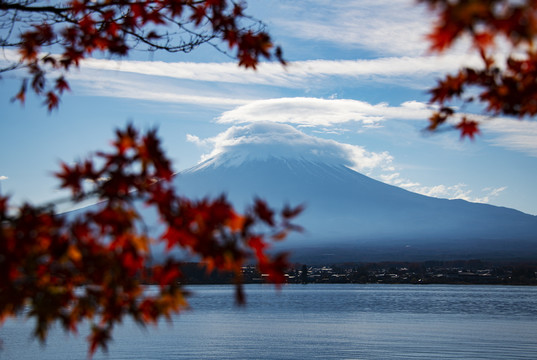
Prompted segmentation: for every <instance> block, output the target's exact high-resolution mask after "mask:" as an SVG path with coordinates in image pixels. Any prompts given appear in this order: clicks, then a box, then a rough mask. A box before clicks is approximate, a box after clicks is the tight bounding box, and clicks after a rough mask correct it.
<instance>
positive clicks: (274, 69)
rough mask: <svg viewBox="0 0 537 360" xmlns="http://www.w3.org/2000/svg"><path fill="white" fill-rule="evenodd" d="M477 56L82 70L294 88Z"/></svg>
mask: <svg viewBox="0 0 537 360" xmlns="http://www.w3.org/2000/svg"><path fill="white" fill-rule="evenodd" d="M480 64H481V62H480V60H479V57H477V56H469V55H445V56H418V57H411V56H402V57H386V58H377V59H368V60H308V61H293V62H289V63H288V65H287V66H286V67H283V66H282V65H281V64H279V63H261V64H260V65H259V67H258V70H257V71H253V70H246V69H244V68H241V67H239V66H238V65H237V64H236V63H233V62H229V63H193V62H174V63H167V62H162V61H130V60H121V61H116V60H105V59H87V60H84V61H83V62H82V68H85V69H94V70H106V71H115V72H120V73H133V74H142V75H150V76H157V77H166V78H171V79H183V80H195V81H206V82H220V83H234V84H259V85H270V86H284V87H289V88H297V87H302V86H304V85H305V84H306V83H307V82H310V81H317V80H319V79H320V80H326V79H327V78H328V77H350V78H358V77H371V76H376V77H385V78H388V77H418V78H430V76H431V75H432V74H441V73H445V72H450V71H455V70H457V69H458V68H459V67H460V66H462V65H464V66H479V65H480Z"/></svg>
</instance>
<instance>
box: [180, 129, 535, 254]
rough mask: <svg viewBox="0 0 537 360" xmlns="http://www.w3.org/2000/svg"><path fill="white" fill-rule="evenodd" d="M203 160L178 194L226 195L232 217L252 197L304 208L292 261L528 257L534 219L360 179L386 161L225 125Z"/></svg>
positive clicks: (301, 137)
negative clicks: (369, 169)
mask: <svg viewBox="0 0 537 360" xmlns="http://www.w3.org/2000/svg"><path fill="white" fill-rule="evenodd" d="M213 141H214V143H215V150H214V151H213V152H212V153H211V154H209V156H208V157H207V158H206V159H205V161H204V162H202V163H200V164H199V165H197V166H195V167H193V168H191V169H189V170H186V171H184V172H182V173H180V174H178V176H177V178H176V180H175V181H176V184H177V187H178V189H179V190H180V191H182V192H184V193H185V194H186V195H188V196H193V197H203V196H218V195H220V194H222V193H226V194H227V195H228V197H229V199H230V200H231V201H232V202H233V203H234V204H235V206H236V207H237V208H238V209H239V210H241V209H242V208H243V207H244V206H245V205H247V204H251V202H252V199H253V198H254V196H258V197H261V198H264V199H266V200H267V201H268V203H269V204H270V205H271V206H273V207H275V208H278V207H282V206H283V205H284V204H286V203H289V204H291V205H298V204H305V206H306V210H305V211H304V213H303V214H301V215H300V216H299V218H298V220H297V222H298V223H299V224H300V225H302V226H303V227H304V228H305V229H306V232H305V233H304V234H299V235H295V236H293V237H291V238H290V239H288V240H286V241H285V242H284V245H283V246H284V247H287V248H289V249H290V250H291V252H292V254H293V258H294V259H296V260H298V261H309V262H311V261H316V262H324V263H330V262H338V261H369V260H427V259H439V258H441V259H463V258H481V259H487V258H502V259H515V258H516V259H519V258H524V259H537V246H536V245H537V217H536V216H532V215H528V214H524V213H522V212H519V211H516V210H512V209H507V208H501V207H496V206H491V205H486V204H476V203H470V202H467V201H463V200H446V199H438V198H431V197H427V196H423V195H419V194H416V193H412V192H409V191H406V190H404V189H401V188H398V187H395V186H391V185H387V184H384V183H381V182H379V181H376V180H373V179H371V178H369V177H367V176H365V175H363V174H361V173H360V172H358V171H356V170H359V169H367V168H368V167H371V166H373V164H378V162H382V161H385V160H387V158H386V157H387V155H383V154H380V155H379V154H373V153H368V152H367V151H365V150H364V149H362V148H360V147H356V146H350V145H349V146H348V147H347V146H344V145H343V146H342V145H341V144H339V143H336V142H333V141H330V140H323V139H320V138H316V137H310V136H308V135H305V134H304V133H302V132H300V131H298V130H296V129H294V128H292V127H290V126H288V125H282V124H273V123H257V124H250V125H246V126H236V127H232V128H231V129H230V130H228V131H227V132H226V133H224V134H223V135H221V136H220V137H219V138H217V139H214V140H213Z"/></svg>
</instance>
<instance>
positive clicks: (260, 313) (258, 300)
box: [0, 284, 537, 360]
mask: <svg viewBox="0 0 537 360" xmlns="http://www.w3.org/2000/svg"><path fill="white" fill-rule="evenodd" d="M190 289H191V290H192V291H193V293H194V295H193V297H192V298H191V300H190V302H191V305H192V307H193V311H191V312H188V313H185V314H182V315H181V316H177V317H174V318H173V321H172V324H171V325H168V324H166V323H164V322H163V323H162V324H160V325H159V327H158V328H156V329H155V328H152V327H150V328H148V329H146V330H143V329H140V328H139V327H138V326H136V325H134V324H132V322H130V321H127V322H126V323H125V324H124V325H123V326H122V327H120V328H118V329H116V331H115V332H114V339H115V340H114V342H113V343H112V344H111V346H110V349H109V353H108V354H102V353H98V354H97V355H96V356H95V358H96V359H155V360H157V359H159V360H160V359H463V358H464V359H537V346H536V345H537V288H533V287H506V286H436V285H434V286H433V285H431V286H417V285H353V284H345V285H328V284H327V285H289V286H285V287H284V288H283V289H282V290H281V291H276V290H274V287H272V286H267V285H248V286H246V293H247V296H248V298H247V300H248V305H247V307H246V308H237V307H235V306H234V304H233V289H232V288H231V287H229V286H196V287H191V288H190ZM32 325H33V324H31V323H29V322H21V321H9V322H7V323H6V324H5V325H4V326H3V327H2V328H0V337H1V338H2V340H3V350H2V351H1V352H0V359H21V360H25V359H51V360H52V359H54V360H56V359H85V358H86V357H87V353H86V351H87V344H86V343H85V340H84V339H85V333H84V331H83V330H81V334H80V335H79V336H78V337H76V338H74V337H72V336H67V335H65V334H64V333H63V332H62V331H61V330H56V331H53V332H52V333H51V334H50V338H49V340H48V342H47V345H46V347H44V348H41V347H40V346H39V344H38V343H37V342H36V341H33V340H30V334H31V327H32Z"/></svg>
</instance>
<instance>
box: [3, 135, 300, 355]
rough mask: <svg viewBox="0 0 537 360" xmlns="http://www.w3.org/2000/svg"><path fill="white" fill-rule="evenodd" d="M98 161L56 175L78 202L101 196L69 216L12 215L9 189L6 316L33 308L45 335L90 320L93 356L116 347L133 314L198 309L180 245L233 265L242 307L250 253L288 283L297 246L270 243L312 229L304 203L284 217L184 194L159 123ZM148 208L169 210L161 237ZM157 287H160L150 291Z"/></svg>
mask: <svg viewBox="0 0 537 360" xmlns="http://www.w3.org/2000/svg"><path fill="white" fill-rule="evenodd" d="M95 157H96V158H95V159H93V158H90V159H88V160H86V161H84V162H82V163H79V164H74V165H71V166H70V165H67V164H63V165H62V169H61V170H60V171H59V172H58V173H57V174H56V175H57V177H58V178H59V179H60V180H61V187H62V188H64V189H67V190H69V191H70V192H71V196H72V200H73V201H75V202H78V201H82V200H84V199H88V198H92V199H97V200H98V201H99V203H98V204H97V205H94V206H92V207H90V208H88V209H86V210H85V211H79V212H75V213H69V214H57V213H55V212H54V211H53V210H52V209H47V208H39V207H35V206H31V205H24V206H22V207H20V208H19V209H18V212H17V213H16V214H12V211H11V210H10V205H9V199H8V198H7V197H0V224H1V227H0V272H1V273H2V274H4V276H2V277H0V320H2V321H4V320H5V319H6V318H8V317H12V316H20V315H22V314H23V313H27V316H29V317H31V318H35V321H36V327H35V335H36V336H37V337H38V338H39V339H40V340H42V341H44V340H45V338H46V334H47V330H48V329H49V328H50V326H51V325H52V324H53V323H55V322H60V323H61V324H62V326H63V328H64V329H65V330H66V331H68V332H72V333H76V332H77V329H78V327H79V325H80V324H81V323H83V322H89V323H91V324H92V331H91V334H90V336H89V338H88V341H89V343H90V354H92V353H93V352H94V351H95V350H96V349H97V348H99V347H100V348H103V349H106V345H107V343H108V340H109V339H110V338H111V333H112V330H113V328H114V326H115V325H116V324H118V323H120V322H121V321H122V319H123V318H124V317H126V316H130V317H132V318H133V319H134V320H135V321H136V322H137V323H139V324H141V325H146V324H156V323H157V322H158V321H159V319H161V318H167V319H169V318H170V316H171V315H172V314H174V313H178V312H180V311H181V310H183V309H185V308H186V307H187V306H188V304H187V301H186V298H185V296H186V293H185V291H184V289H183V288H182V287H181V282H182V281H183V282H184V281H185V279H184V278H183V277H182V274H181V264H180V262H178V261H177V260H175V258H176V256H174V254H175V255H176V254H177V252H178V251H181V252H182V253H188V254H190V255H191V256H193V257H194V258H196V259H198V260H199V261H200V262H201V263H203V264H204V265H205V266H206V267H207V268H208V270H209V271H212V270H213V269H217V270H219V271H226V272H231V273H232V274H233V275H234V278H235V284H236V299H237V301H238V302H239V303H242V302H244V294H243V292H242V287H241V276H242V275H241V274H242V273H241V267H242V266H244V265H245V264H246V263H247V262H248V261H255V263H257V265H258V267H259V270H260V271H261V272H262V273H265V274H268V279H269V281H271V282H273V283H276V284H280V283H282V282H284V280H285V278H284V271H285V270H286V268H287V266H288V264H287V260H286V254H284V253H280V254H273V255H270V254H269V253H268V252H267V250H268V249H269V248H270V245H271V242H273V241H280V240H282V239H283V238H284V237H285V236H286V235H287V233H288V232H290V231H298V230H300V227H298V226H296V225H293V224H292V223H291V220H292V218H294V217H295V216H296V215H298V214H299V213H300V210H301V209H300V207H298V208H289V207H286V208H284V209H283V210H282V211H281V212H280V213H279V214H278V213H276V212H275V211H274V210H272V209H271V208H269V207H268V206H267V205H266V203H265V202H264V201H262V200H259V199H256V200H255V201H254V203H253V205H252V206H251V208H250V209H248V210H247V211H246V213H245V214H239V213H238V212H236V211H235V210H234V208H233V207H232V206H231V205H230V203H229V202H228V201H227V200H226V199H225V198H224V197H220V198H217V199H213V200H210V199H202V200H199V201H194V200H191V199H188V198H185V197H181V196H178V195H177V194H176V192H175V189H174V187H173V183H172V179H173V172H172V170H171V168H170V162H169V161H168V159H167V158H166V157H165V156H164V153H163V151H162V149H161V147H160V143H159V140H158V138H157V137H156V135H155V132H154V131H150V132H148V133H147V134H145V135H144V136H141V135H139V134H138V132H137V131H136V130H135V129H134V128H132V127H130V126H129V127H127V128H126V129H125V130H123V131H117V137H116V140H115V142H114V143H113V151H111V152H110V153H98V154H96V156H95ZM97 163H98V164H102V165H100V166H97V165H96V164H97ZM88 183H89V184H90V186H89V188H88ZM145 208H150V209H154V210H155V211H156V213H157V214H158V217H159V220H160V225H161V228H162V230H161V233H160V235H156V236H151V234H150V233H149V232H148V230H147V229H148V226H147V224H145V223H144V220H143V218H142V216H141V213H140V211H141V210H142V209H145ZM146 211H147V210H146ZM158 244H162V245H163V247H164V248H165V251H166V256H165V259H163V260H160V261H158V262H157V261H155V259H154V258H153V256H152V248H153V247H154V246H156V245H158ZM146 283H151V284H157V285H158V289H159V290H158V291H157V292H148V291H147V289H146V288H145V287H144V284H146Z"/></svg>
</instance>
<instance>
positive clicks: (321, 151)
mask: <svg viewBox="0 0 537 360" xmlns="http://www.w3.org/2000/svg"><path fill="white" fill-rule="evenodd" d="M188 139H189V141H191V142H194V143H197V144H201V145H205V144H211V145H212V149H211V151H210V152H208V153H206V154H204V155H203V156H202V158H201V161H200V162H203V161H206V160H209V159H213V160H212V161H211V163H212V162H216V163H218V162H219V161H224V160H229V159H230V158H232V159H234V161H235V163H236V164H240V163H241V162H242V161H244V160H245V159H247V158H252V157H255V158H267V157H269V156H281V157H286V158H288V157H294V158H300V159H314V160H318V159H323V160H324V161H326V162H328V163H336V164H343V165H347V166H349V167H351V168H353V169H355V170H357V171H361V172H367V171H371V170H373V169H378V168H380V169H382V168H383V167H386V166H388V165H389V164H390V163H391V161H392V156H391V155H390V154H389V153H388V152H382V153H375V152H370V151H367V150H366V149H365V148H363V147H361V146H357V145H351V144H343V143H340V142H337V141H335V140H327V139H322V138H319V137H315V136H311V135H307V134H305V133H304V132H302V131H300V130H297V129H295V128H294V127H293V126H290V125H286V124H277V123H272V122H257V123H253V124H248V125H243V126H232V127H230V128H229V129H227V130H226V131H224V132H222V133H220V134H218V135H216V136H214V137H212V138H207V139H203V140H200V139H199V138H198V137H197V136H193V135H189V136H188Z"/></svg>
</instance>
